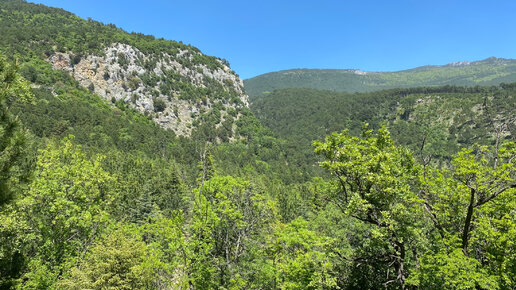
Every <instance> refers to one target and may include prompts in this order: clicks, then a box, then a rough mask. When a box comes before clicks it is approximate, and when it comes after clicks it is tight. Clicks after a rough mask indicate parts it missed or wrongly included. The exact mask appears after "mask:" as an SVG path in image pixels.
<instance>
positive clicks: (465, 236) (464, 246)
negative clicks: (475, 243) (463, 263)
mask: <svg viewBox="0 0 516 290" xmlns="http://www.w3.org/2000/svg"><path fill="white" fill-rule="evenodd" d="M474 204H475V189H473V188H471V192H470V198H469V205H468V212H467V214H466V220H465V221H464V229H463V231H462V251H463V252H464V255H468V243H469V231H470V228H471V219H472V218H473V207H474Z"/></svg>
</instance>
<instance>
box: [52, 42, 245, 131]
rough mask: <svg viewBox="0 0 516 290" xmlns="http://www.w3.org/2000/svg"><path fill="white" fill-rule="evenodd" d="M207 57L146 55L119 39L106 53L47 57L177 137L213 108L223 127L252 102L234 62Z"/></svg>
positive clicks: (183, 52)
mask: <svg viewBox="0 0 516 290" xmlns="http://www.w3.org/2000/svg"><path fill="white" fill-rule="evenodd" d="M202 57H203V55H202V54H201V53H200V52H197V51H188V50H179V53H177V54H176V55H170V54H166V53H161V54H144V53H142V52H141V51H139V50H138V49H136V48H135V47H132V46H130V45H127V44H121V43H116V44H112V45H111V46H108V47H106V48H105V50H104V54H103V55H82V56H79V55H73V54H71V53H60V52H57V53H55V54H53V55H52V56H51V57H50V58H49V59H48V61H49V62H50V63H51V64H52V66H53V68H54V69H60V70H65V71H67V72H69V73H70V74H71V75H72V76H73V77H74V78H75V79H76V80H77V81H78V82H79V83H80V84H81V85H82V86H84V87H87V88H89V89H90V90H91V91H92V92H95V93H96V94H98V95H100V96H102V97H103V98H105V99H106V100H108V101H112V102H117V101H123V102H125V103H127V104H129V105H130V106H132V107H133V108H135V109H136V110H138V111H140V112H142V113H144V114H146V115H148V116H150V117H151V118H152V119H153V120H154V121H155V122H156V123H158V124H159V125H161V126H162V127H164V128H167V129H171V130H173V131H174V132H175V133H176V134H177V135H181V136H189V135H190V134H191V132H192V129H193V128H194V127H195V126H196V124H199V123H201V122H202V120H203V119H202V116H203V114H208V113H210V111H212V110H213V109H214V108H216V109H217V110H218V111H219V112H220V114H218V113H217V114H216V116H217V117H218V118H219V120H216V121H215V123H216V126H220V125H221V124H222V123H223V122H224V121H225V120H226V119H227V118H235V119H238V116H239V115H238V110H239V109H240V108H243V107H248V105H249V102H248V97H247V95H246V94H245V92H244V89H243V82H242V80H241V79H240V78H239V77H238V76H237V75H236V74H235V73H234V72H233V71H232V70H231V69H230V68H229V66H228V65H227V64H225V63H224V62H223V61H221V60H217V61H216V62H217V63H215V64H214V65H210V66H209V65H207V64H206V63H205V62H203V61H199V59H202ZM228 112H230V113H228ZM235 112H237V113H235ZM231 130H232V131H234V126H233V128H232V129H231Z"/></svg>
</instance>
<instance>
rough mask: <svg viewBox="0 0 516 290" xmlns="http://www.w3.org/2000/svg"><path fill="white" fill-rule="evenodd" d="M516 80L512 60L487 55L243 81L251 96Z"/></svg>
mask: <svg viewBox="0 0 516 290" xmlns="http://www.w3.org/2000/svg"><path fill="white" fill-rule="evenodd" d="M513 81H516V59H507V58H497V57H489V58H486V59H483V60H478V61H459V62H451V63H448V64H444V65H425V66H419V67H415V68H411V69H406V70H399V71H387V72H381V71H363V70H361V69H306V68H299V69H289V70H281V71H276V72H269V73H265V74H262V75H259V76H256V77H253V78H249V79H245V80H244V87H245V89H246V92H247V94H248V95H249V96H250V97H251V98H253V97H256V96H259V95H264V94H268V93H270V92H272V91H273V90H275V89H285V88H311V89H318V90H330V91H339V92H368V91H375V90H383V89H391V88H409V87H418V86H442V85H458V86H475V85H498V84H500V83H503V82H513Z"/></svg>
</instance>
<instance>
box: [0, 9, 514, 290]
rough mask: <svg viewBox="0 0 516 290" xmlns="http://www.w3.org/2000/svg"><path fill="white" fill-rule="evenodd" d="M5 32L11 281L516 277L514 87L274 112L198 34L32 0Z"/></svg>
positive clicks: (396, 93) (6, 273)
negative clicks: (138, 30) (191, 40)
mask: <svg viewBox="0 0 516 290" xmlns="http://www.w3.org/2000/svg"><path fill="white" fill-rule="evenodd" d="M0 33H1V35H2V37H0V51H1V53H0V289H378V288H387V289H514V288H515V287H516V279H515V277H516V246H515V244H514V242H513V241H514V240H516V231H515V228H516V227H515V223H516V198H515V197H516V144H515V142H514V136H515V131H514V130H515V128H514V103H515V102H514V93H515V92H516V86H515V85H514V84H504V85H500V86H494V87H475V88H461V87H438V88H417V89H393V90H387V91H379V92H371V93H361V94H350V93H335V92H330V91H315V90H307V89H288V90H278V91H275V92H274V93H272V94H271V95H270V96H275V97H274V98H267V99H266V98H263V99H257V100H256V102H255V103H254V104H253V107H252V109H253V110H254V112H255V113H256V115H255V113H253V112H252V111H251V110H250V109H249V108H248V107H247V102H246V100H247V97H246V95H245V94H243V91H242V90H241V89H242V87H241V83H240V82H239V79H238V77H237V76H236V74H234V72H232V71H230V70H229V65H228V64H227V63H226V62H225V61H223V60H220V59H217V58H214V57H208V56H205V55H204V54H202V53H201V52H200V51H199V50H197V49H196V48H194V47H191V46H188V45H184V44H181V43H178V42H174V41H168V40H161V39H154V38H153V37H152V36H145V35H140V34H128V33H126V32H124V31H122V30H120V29H117V28H116V27H115V26H114V25H104V24H102V23H98V22H95V21H93V20H84V19H81V18H79V17H76V16H74V15H73V14H71V13H69V12H66V11H63V10H60V9H55V8H50V7H46V6H43V5H35V4H30V3H27V2H24V1H19V0H0ZM115 51H116V53H113V52H115ZM167 60H168V63H167ZM154 61H155V63H154ZM158 64H159V65H158ZM97 65H98V68H97V67H96V66H97ZM95 69H97V71H95ZM124 85H125V87H124ZM296 102H297V103H296ZM145 104H148V105H149V106H148V107H146V105H145ZM176 109H177V112H175V111H176ZM167 114H168V115H167ZM257 117H258V118H257ZM180 120H181V121H180ZM164 121H167V122H168V123H167V122H164ZM262 122H263V123H262ZM365 122H368V123H369V124H370V125H367V124H365ZM185 123H186V124H189V125H186V124H185ZM266 125H267V126H266ZM382 125H385V126H382ZM342 129H345V130H344V131H341V130H342ZM333 131H339V132H335V133H334V132H333ZM325 135H327V136H326V137H325V138H322V137H323V136H325ZM391 135H392V136H391ZM313 140H318V141H316V142H314V143H313V146H312V141H313Z"/></svg>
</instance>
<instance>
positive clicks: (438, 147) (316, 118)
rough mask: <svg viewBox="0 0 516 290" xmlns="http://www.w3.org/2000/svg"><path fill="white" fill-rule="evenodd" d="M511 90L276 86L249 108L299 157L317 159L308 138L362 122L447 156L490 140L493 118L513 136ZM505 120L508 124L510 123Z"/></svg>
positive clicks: (357, 127)
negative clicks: (342, 89) (338, 90)
mask: <svg viewBox="0 0 516 290" xmlns="http://www.w3.org/2000/svg"><path fill="white" fill-rule="evenodd" d="M515 96H516V91H514V90H513V89H511V88H508V87H506V88H502V87H476V88H461V87H449V86H447V87H436V88H414V89H395V90H388V91H377V92H371V93H353V94H351V93H335V92H330V91H317V90H311V89H284V90H277V91H274V92H273V93H271V94H270V95H267V96H264V97H260V98H256V99H255V100H254V101H253V103H252V104H251V109H252V111H253V113H254V114H255V115H256V117H257V118H258V119H259V120H260V121H261V122H262V123H263V124H264V125H266V126H267V127H269V128H271V129H272V130H273V131H274V132H275V133H277V134H278V136H279V137H280V138H283V139H287V140H288V141H290V143H291V146H295V147H296V150H295V151H297V153H295V154H296V155H298V156H299V157H297V158H299V159H302V160H308V161H309V162H310V163H312V162H316V158H315V157H314V156H313V155H312V154H311V151H312V150H311V142H312V140H321V139H322V137H324V135H326V134H330V133H331V132H335V131H341V130H343V129H349V130H350V133H351V134H353V135H358V134H360V128H361V126H362V123H363V122H367V123H369V124H372V128H379V126H380V125H382V124H383V125H387V126H388V127H389V129H390V130H391V132H392V135H393V138H394V140H396V142H397V143H398V144H400V145H404V146H407V147H409V148H410V149H412V150H413V151H414V152H418V151H419V150H420V148H421V144H422V142H423V140H425V146H424V152H423V153H424V154H425V155H432V157H433V160H435V161H439V162H442V161H447V160H449V159H450V156H451V155H452V154H454V153H456V152H457V151H458V150H459V148H461V147H466V146H470V145H473V144H474V143H480V144H483V145H492V144H493V142H494V136H493V135H494V134H493V124H495V125H496V124H499V123H501V122H507V123H508V125H510V126H509V127H508V131H507V133H508V134H507V135H506V138H507V139H514V136H516V132H515V131H514V128H516V127H515V126H514V122H513V121H511V120H510V118H509V117H508V116H511V115H514V114H515V113H516V112H515V109H514V106H513V105H512V104H514V103H515V101H516V100H515ZM511 122H512V123H511ZM509 123H510V124H509Z"/></svg>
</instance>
